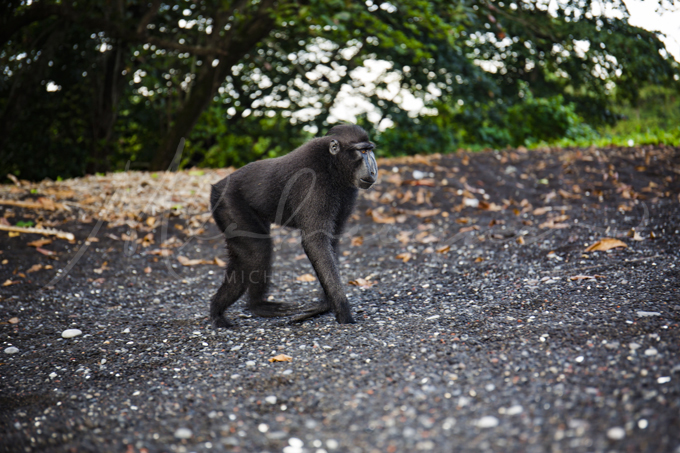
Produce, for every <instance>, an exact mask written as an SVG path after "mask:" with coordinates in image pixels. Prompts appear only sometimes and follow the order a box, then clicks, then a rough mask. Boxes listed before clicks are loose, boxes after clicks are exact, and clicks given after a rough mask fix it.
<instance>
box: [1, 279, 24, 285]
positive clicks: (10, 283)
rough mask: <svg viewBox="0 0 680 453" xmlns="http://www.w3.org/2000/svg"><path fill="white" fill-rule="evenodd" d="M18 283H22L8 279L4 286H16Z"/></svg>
mask: <svg viewBox="0 0 680 453" xmlns="http://www.w3.org/2000/svg"><path fill="white" fill-rule="evenodd" d="M17 283H21V281H19V280H16V281H12V280H10V279H7V280H5V283H3V284H2V286H10V285H16V284H17Z"/></svg>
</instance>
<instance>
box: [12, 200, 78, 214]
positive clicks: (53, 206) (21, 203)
mask: <svg viewBox="0 0 680 453" xmlns="http://www.w3.org/2000/svg"><path fill="white" fill-rule="evenodd" d="M0 204H4V205H8V206H16V207H18V208H26V209H47V210H48V211H54V210H55V209H62V208H63V207H64V206H63V205H62V204H61V203H52V204H51V205H50V204H45V203H40V202H38V203H36V202H28V201H16V200H4V199H0Z"/></svg>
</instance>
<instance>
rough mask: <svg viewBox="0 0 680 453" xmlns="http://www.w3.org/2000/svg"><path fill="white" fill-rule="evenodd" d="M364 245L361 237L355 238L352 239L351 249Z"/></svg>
mask: <svg viewBox="0 0 680 453" xmlns="http://www.w3.org/2000/svg"><path fill="white" fill-rule="evenodd" d="M363 243H364V238H363V237H362V236H355V237H353V238H352V242H351V244H352V247H358V246H360V245H363Z"/></svg>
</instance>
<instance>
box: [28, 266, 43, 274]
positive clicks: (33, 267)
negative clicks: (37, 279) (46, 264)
mask: <svg viewBox="0 0 680 453" xmlns="http://www.w3.org/2000/svg"><path fill="white" fill-rule="evenodd" d="M42 268H43V265H42V264H34V265H33V266H31V267H29V268H28V270H26V273H27V274H30V273H31V272H37V271H39V270H41V269H42Z"/></svg>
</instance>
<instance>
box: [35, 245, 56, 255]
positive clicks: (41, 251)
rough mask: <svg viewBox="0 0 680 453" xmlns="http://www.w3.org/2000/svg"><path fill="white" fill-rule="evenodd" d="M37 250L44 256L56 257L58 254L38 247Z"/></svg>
mask: <svg viewBox="0 0 680 453" xmlns="http://www.w3.org/2000/svg"><path fill="white" fill-rule="evenodd" d="M35 250H36V251H38V252H39V253H42V254H43V255H45V256H53V255H56V253H55V252H53V251H52V250H46V249H44V248H42V247H36V248H35Z"/></svg>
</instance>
